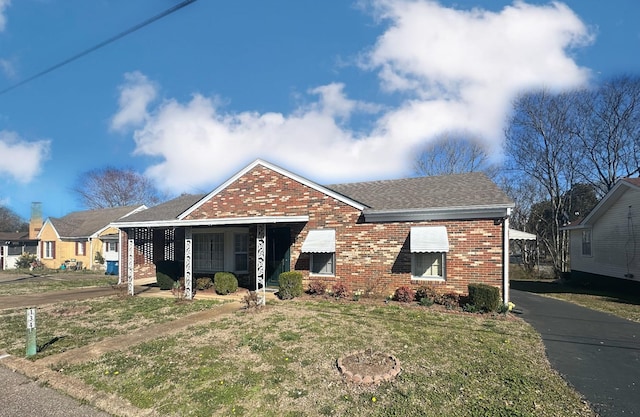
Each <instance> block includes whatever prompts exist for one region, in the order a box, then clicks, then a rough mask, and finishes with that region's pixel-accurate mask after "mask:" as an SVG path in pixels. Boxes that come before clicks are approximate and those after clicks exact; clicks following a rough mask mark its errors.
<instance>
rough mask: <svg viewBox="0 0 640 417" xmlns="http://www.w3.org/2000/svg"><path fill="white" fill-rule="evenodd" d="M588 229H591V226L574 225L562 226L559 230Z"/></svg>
mask: <svg viewBox="0 0 640 417" xmlns="http://www.w3.org/2000/svg"><path fill="white" fill-rule="evenodd" d="M590 228H591V225H586V224H583V223H580V224H575V225H569V226H562V227H561V228H560V230H580V229H590Z"/></svg>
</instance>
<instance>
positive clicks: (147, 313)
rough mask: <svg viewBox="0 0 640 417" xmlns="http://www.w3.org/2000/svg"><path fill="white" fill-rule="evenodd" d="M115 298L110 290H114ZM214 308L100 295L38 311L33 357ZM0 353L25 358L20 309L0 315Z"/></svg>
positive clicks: (205, 304)
mask: <svg viewBox="0 0 640 417" xmlns="http://www.w3.org/2000/svg"><path fill="white" fill-rule="evenodd" d="M114 294H115V291H114ZM216 304H219V302H217V301H213V300H200V301H194V302H188V303H187V302H181V303H178V302H176V300H175V299H172V298H147V297H119V296H116V295H114V296H112V297H102V298H97V299H94V300H84V301H72V302H65V303H59V304H51V305H45V306H43V307H40V308H38V310H37V316H36V322H37V344H38V346H39V349H38V354H37V355H35V356H34V358H35V359H38V358H41V357H44V356H49V355H53V354H56V353H60V352H64V351H66V350H69V349H73V348H77V347H81V346H86V345H89V344H91V343H95V342H97V341H100V340H102V339H104V338H108V337H113V336H117V335H121V334H126V333H131V332H135V331H136V330H139V329H142V328H144V327H146V326H149V325H152V324H157V323H165V322H167V321H170V320H175V319H176V318H179V317H182V316H184V315H186V314H189V313H191V312H195V311H200V310H204V309H207V308H211V307H212V306H214V305H216ZM2 318H3V319H2V320H1V321H0V351H5V352H7V353H10V354H13V355H16V356H23V355H24V354H25V349H26V345H25V339H26V336H25V334H26V313H25V309H24V308H18V309H9V310H3V311H2Z"/></svg>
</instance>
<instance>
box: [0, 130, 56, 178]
mask: <svg viewBox="0 0 640 417" xmlns="http://www.w3.org/2000/svg"><path fill="white" fill-rule="evenodd" d="M50 145H51V143H50V141H49V140H39V141H34V142H27V141H25V140H23V139H21V138H20V137H19V136H18V134H17V133H15V132H9V131H6V130H3V131H0V155H2V158H0V175H2V176H6V175H8V176H10V177H13V179H14V180H16V181H18V182H21V183H28V182H30V181H31V180H32V179H33V178H34V177H35V176H36V175H37V174H38V173H40V170H41V168H42V163H43V162H44V161H45V160H46V159H47V158H48V156H49V149H50Z"/></svg>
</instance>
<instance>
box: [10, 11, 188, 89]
mask: <svg viewBox="0 0 640 417" xmlns="http://www.w3.org/2000/svg"><path fill="white" fill-rule="evenodd" d="M196 1H197V0H184V1H183V2H182V3H179V4H177V5H175V6H173V7H171V8H169V9H167V10H165V11H164V12H162V13H160V14H157V15H155V16H153V17H151V18H149V19H147V20H145V21H144V22H141V23H138V24H137V25H135V26H132V27H130V28H129V29H127V30H125V31H124V32H120V33H118V34H117V35H115V36H112V37H111V38H109V39H107V40H105V41H102V42H100V43H99V44H97V45H94V46H92V47H91V48H88V49H85V50H84V51H82V52H80V53H78V54H76V55H73V56H72V57H70V58H67V59H65V60H64V61H61V62H59V63H57V64H55V65H52V66H50V67H49V68H47V69H45V70H42V71H40V72H39V73H37V74H35V75H32V76H31V77H29V78H25V79H24V80H22V81H20V82H18V83H16V84H13V85H11V86H9V87H7V88H5V89H3V90H0V96H1V95H3V94H5V93H8V92H9V91H11V90H14V89H16V88H18V87H20V86H22V85H25V84H27V83H29V82H31V81H33V80H35V79H36V78H40V77H42V76H43V75H46V74H48V73H50V72H51V71H54V70H56V69H58V68H60V67H62V66H65V65H67V64H69V63H71V62H73V61H75V60H77V59H80V58H82V57H83V56H85V55H88V54H90V53H91V52H93V51H95V50H98V49H100V48H102V47H105V46H107V45H109V44H110V43H113V42H115V41H117V40H118V39H120V38H124V37H125V36H127V35H129V34H131V33H133V32H135V31H137V30H139V29H142V28H143V27H145V26H147V25H150V24H151V23H153V22H155V21H156V20H160V19H162V18H163V17H166V16H169V15H170V14H172V13H174V12H177V11H178V10H180V9H182V8H183V7H186V6H188V5H190V4H191V3H195V2H196Z"/></svg>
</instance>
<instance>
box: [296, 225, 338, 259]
mask: <svg viewBox="0 0 640 417" xmlns="http://www.w3.org/2000/svg"><path fill="white" fill-rule="evenodd" d="M335 251H336V231H335V230H333V229H319V230H310V231H309V234H308V235H307V238H306V239H305V240H304V243H303V244H302V252H306V253H333V252H335Z"/></svg>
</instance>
